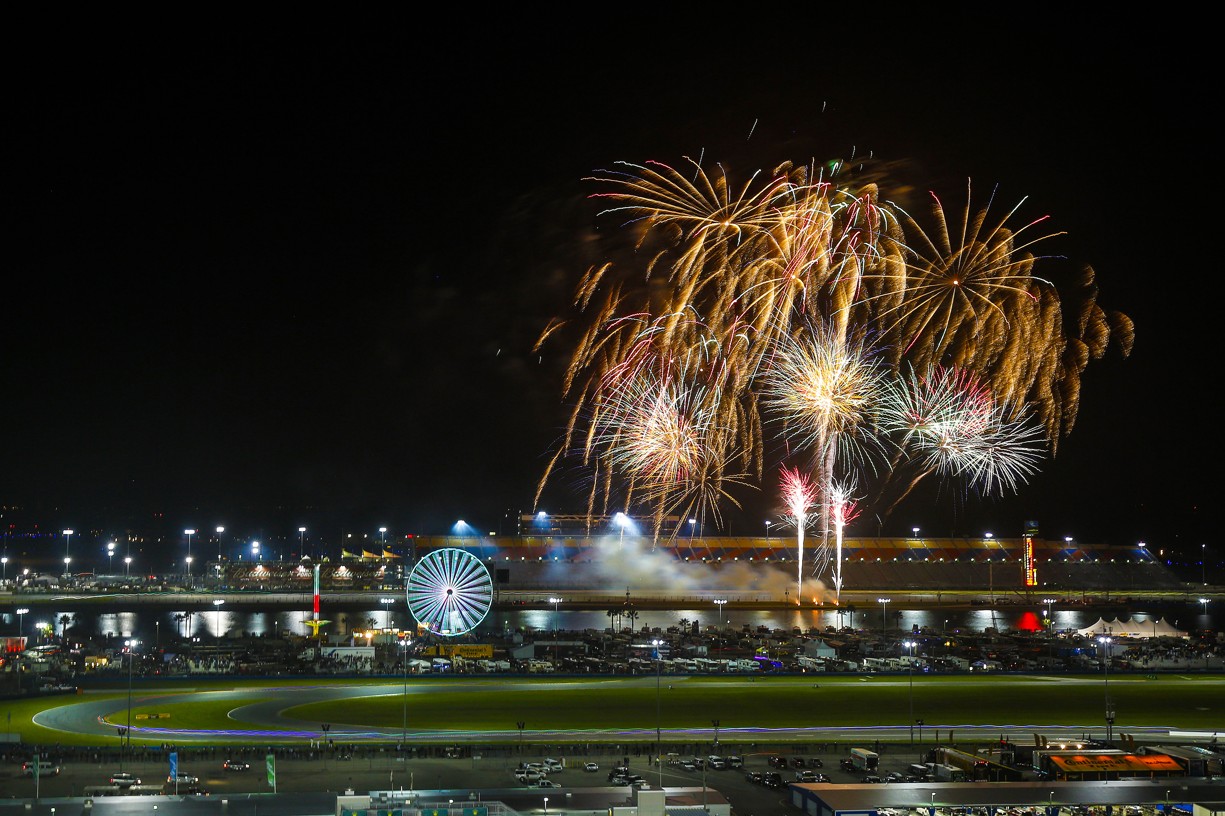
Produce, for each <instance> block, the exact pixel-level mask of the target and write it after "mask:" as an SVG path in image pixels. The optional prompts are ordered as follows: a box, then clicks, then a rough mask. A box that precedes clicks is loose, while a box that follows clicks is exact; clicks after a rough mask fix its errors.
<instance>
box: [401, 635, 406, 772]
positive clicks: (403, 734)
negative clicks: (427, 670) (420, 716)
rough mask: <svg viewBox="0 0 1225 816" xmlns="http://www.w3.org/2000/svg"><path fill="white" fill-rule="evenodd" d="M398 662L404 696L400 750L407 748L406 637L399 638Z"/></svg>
mask: <svg viewBox="0 0 1225 816" xmlns="http://www.w3.org/2000/svg"><path fill="white" fill-rule="evenodd" d="M400 662H401V664H402V667H403V669H404V698H403V700H402V701H401V706H400V751H401V752H403V751H405V750H407V749H408V638H407V637H404V638H400Z"/></svg>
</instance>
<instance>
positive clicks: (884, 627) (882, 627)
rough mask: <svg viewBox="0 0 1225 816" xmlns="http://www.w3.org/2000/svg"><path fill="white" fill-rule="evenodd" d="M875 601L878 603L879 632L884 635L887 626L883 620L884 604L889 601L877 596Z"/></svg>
mask: <svg viewBox="0 0 1225 816" xmlns="http://www.w3.org/2000/svg"><path fill="white" fill-rule="evenodd" d="M876 601H877V603H879V604H880V633H881V634H882V635H884V634H885V632H886V630H887V629H888V628H889V626H888V624H887V623H886V621H885V604H887V603H889V599H888V598H877V599H876Z"/></svg>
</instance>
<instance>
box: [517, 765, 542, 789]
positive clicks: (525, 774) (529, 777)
mask: <svg viewBox="0 0 1225 816" xmlns="http://www.w3.org/2000/svg"><path fill="white" fill-rule="evenodd" d="M544 778H545V776H544V774H542V773H541V772H540V771H533V770H531V769H530V768H520V769H519V770H517V771H515V779H517V780H519V781H520V782H526V783H528V784H531V785H535V784H536V783H537V782H540V781H541V780H542V779H544Z"/></svg>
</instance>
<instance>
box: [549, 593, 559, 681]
mask: <svg viewBox="0 0 1225 816" xmlns="http://www.w3.org/2000/svg"><path fill="white" fill-rule="evenodd" d="M561 602H562V599H561V598H549V603H551V604H553V665H554V666H556V665H557V633H558V627H557V605H558V604H559V603H561Z"/></svg>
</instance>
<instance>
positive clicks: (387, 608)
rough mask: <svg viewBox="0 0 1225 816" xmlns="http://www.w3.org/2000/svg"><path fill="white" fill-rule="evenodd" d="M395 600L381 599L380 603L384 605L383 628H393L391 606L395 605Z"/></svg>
mask: <svg viewBox="0 0 1225 816" xmlns="http://www.w3.org/2000/svg"><path fill="white" fill-rule="evenodd" d="M395 602H396V599H395V598H379V603H381V604H382V605H383V628H384V629H390V628H391V604H393V603H395Z"/></svg>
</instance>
